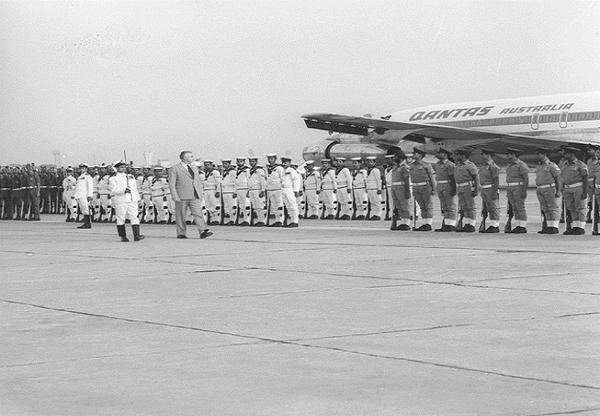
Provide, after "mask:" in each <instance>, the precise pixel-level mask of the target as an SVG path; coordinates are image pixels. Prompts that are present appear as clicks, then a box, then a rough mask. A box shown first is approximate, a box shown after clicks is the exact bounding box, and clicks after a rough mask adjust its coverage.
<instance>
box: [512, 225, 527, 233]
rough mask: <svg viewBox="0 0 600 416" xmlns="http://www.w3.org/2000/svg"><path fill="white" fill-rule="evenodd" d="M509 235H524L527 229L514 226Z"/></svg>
mask: <svg viewBox="0 0 600 416" xmlns="http://www.w3.org/2000/svg"><path fill="white" fill-rule="evenodd" d="M510 233H511V234H526V233H527V228H525V227H521V226H520V225H519V226H516V227H515V228H513V229H512V231H511V232H510Z"/></svg>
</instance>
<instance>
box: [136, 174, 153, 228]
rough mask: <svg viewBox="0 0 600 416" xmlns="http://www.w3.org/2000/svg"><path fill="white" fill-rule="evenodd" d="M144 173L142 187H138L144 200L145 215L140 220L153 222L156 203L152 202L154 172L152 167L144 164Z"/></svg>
mask: <svg viewBox="0 0 600 416" xmlns="http://www.w3.org/2000/svg"><path fill="white" fill-rule="evenodd" d="M143 173H144V178H143V179H142V184H141V188H138V192H139V193H140V196H141V197H142V202H143V214H142V215H143V216H142V219H141V221H140V222H141V223H152V222H154V204H153V203H152V181H153V180H154V174H153V173H152V167H151V166H144V169H143ZM136 185H137V182H136Z"/></svg>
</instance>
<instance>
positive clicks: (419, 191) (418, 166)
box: [410, 147, 435, 231]
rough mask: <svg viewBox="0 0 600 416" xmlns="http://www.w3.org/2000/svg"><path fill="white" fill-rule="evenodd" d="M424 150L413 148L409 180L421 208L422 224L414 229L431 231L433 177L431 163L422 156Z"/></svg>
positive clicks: (433, 192) (433, 193)
mask: <svg viewBox="0 0 600 416" xmlns="http://www.w3.org/2000/svg"><path fill="white" fill-rule="evenodd" d="M424 157H425V152H424V151H423V150H421V149H419V148H418V147H415V148H413V159H414V160H413V162H412V163H411V164H410V180H411V182H412V190H413V197H414V198H415V202H416V203H417V204H418V205H419V208H421V217H422V218H423V224H421V226H420V227H418V228H417V227H415V231H431V230H432V227H431V225H432V224H433V201H432V199H431V197H432V196H433V195H435V179H434V177H433V168H432V167H431V164H429V163H427V162H425V161H424V160H423V158H424Z"/></svg>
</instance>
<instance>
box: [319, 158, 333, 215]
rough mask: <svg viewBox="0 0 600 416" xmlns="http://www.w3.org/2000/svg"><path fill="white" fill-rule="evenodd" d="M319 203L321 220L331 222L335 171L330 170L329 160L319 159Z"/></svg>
mask: <svg viewBox="0 0 600 416" xmlns="http://www.w3.org/2000/svg"><path fill="white" fill-rule="evenodd" d="M320 173H321V190H320V191H321V202H322V203H323V212H322V215H323V218H324V219H326V220H333V219H334V218H335V209H336V206H335V205H336V195H335V194H336V192H337V183H336V181H335V171H334V170H333V169H332V168H331V160H329V159H321V172H320Z"/></svg>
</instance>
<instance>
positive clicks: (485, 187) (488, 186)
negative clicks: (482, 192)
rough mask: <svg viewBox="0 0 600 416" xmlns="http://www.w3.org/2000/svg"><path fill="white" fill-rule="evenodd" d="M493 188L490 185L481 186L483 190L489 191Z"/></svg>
mask: <svg viewBox="0 0 600 416" xmlns="http://www.w3.org/2000/svg"><path fill="white" fill-rule="evenodd" d="M491 187H492V184H491V183H490V184H488V185H481V189H489V188H491Z"/></svg>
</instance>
